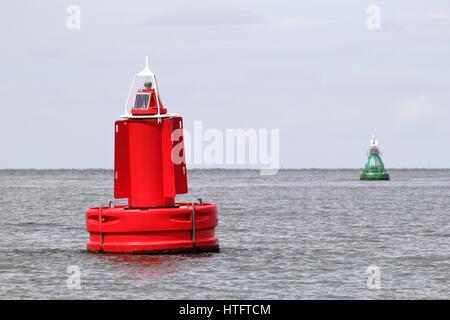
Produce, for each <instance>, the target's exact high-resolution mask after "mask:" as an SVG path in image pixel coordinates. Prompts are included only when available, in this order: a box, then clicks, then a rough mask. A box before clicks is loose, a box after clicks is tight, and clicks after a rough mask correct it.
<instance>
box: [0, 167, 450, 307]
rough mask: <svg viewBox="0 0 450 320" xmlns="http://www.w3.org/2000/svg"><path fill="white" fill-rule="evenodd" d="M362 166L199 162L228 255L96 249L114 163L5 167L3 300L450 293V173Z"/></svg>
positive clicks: (198, 179)
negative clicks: (98, 213) (97, 220)
mask: <svg viewBox="0 0 450 320" xmlns="http://www.w3.org/2000/svg"><path fill="white" fill-rule="evenodd" d="M358 174H359V172H358V171H357V170H282V171H280V172H279V173H278V174H277V175H274V176H260V175H259V172H258V171H252V170H191V171H190V172H189V179H190V185H189V186H190V194H189V196H182V197H179V200H188V201H192V200H195V199H196V198H199V197H201V198H203V199H204V200H208V201H214V202H217V203H218V204H219V228H218V230H217V233H218V236H219V238H220V245H221V250H222V252H221V253H219V254H201V255H161V256H143V255H98V254H89V253H86V252H85V251H84V247H85V243H86V241H87V233H86V231H85V226H84V211H85V208H87V207H89V206H94V205H98V204H99V203H107V202H108V201H109V200H111V195H112V171H109V170H48V171H35V170H2V171H0V298H2V299H64V298H68V299H112V298H114V299H260V298H261V299H263V298H267V299H312V298H319V299H336V298H343V299H357V298H362V299H388V298H389V299H410V298H425V299H428V298H447V299H448V298H450V229H449V226H450V225H449V222H450V221H449V220H450V218H449V213H450V170H393V171H391V175H392V179H393V180H392V181H390V182H361V181H359V180H358ZM70 265H76V266H78V267H79V268H80V270H81V289H68V288H67V286H66V279H67V278H68V277H69V275H70V274H68V273H67V268H68V266H70ZM369 266H378V267H379V268H380V272H381V273H380V276H381V277H380V280H381V289H379V290H370V289H368V288H367V278H368V274H367V273H366V272H367V267H369Z"/></svg>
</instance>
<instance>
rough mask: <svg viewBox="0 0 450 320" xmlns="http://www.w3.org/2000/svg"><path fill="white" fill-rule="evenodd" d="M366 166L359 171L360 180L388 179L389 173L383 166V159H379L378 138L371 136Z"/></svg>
mask: <svg viewBox="0 0 450 320" xmlns="http://www.w3.org/2000/svg"><path fill="white" fill-rule="evenodd" d="M368 156H369V158H368V159H367V162H366V166H365V167H364V170H363V172H362V173H361V176H360V179H361V180H389V179H390V177H389V173H388V172H387V170H386V169H385V168H384V164H383V160H381V152H380V149H378V139H377V138H376V137H375V136H372V140H371V141H370V149H369V152H368Z"/></svg>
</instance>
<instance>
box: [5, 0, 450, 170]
mask: <svg viewBox="0 0 450 320" xmlns="http://www.w3.org/2000/svg"><path fill="white" fill-rule="evenodd" d="M168 2H169V1H149V0H146V1H118V0H117V1H92V0H91V1H80V0H72V1H60V0H58V1H57V0H54V1H49V0H47V1H2V4H1V6H0V9H1V10H0V12H1V13H0V15H1V16H0V35H1V38H0V41H1V43H2V46H1V50H0V57H1V70H0V71H1V72H0V81H1V86H0V92H1V97H2V101H1V107H0V108H1V109H0V110H1V115H2V121H1V125H0V168H112V166H113V137H114V136H113V121H114V120H115V119H117V118H118V116H119V115H120V114H122V110H123V105H124V102H125V100H126V96H127V93H128V89H129V85H130V82H131V78H132V76H133V75H134V74H135V73H136V72H138V71H140V70H141V69H142V68H143V64H144V57H145V56H146V55H148V56H149V58H150V67H151V69H152V70H153V71H155V72H156V74H157V75H158V77H159V82H158V83H159V88H160V92H161V98H162V99H163V101H164V103H165V106H166V107H168V108H169V111H172V112H177V113H180V114H182V115H183V116H184V119H185V127H187V128H188V129H189V128H191V127H192V124H193V122H194V120H203V121H204V127H206V128H220V129H225V128H279V129H280V142H281V153H280V161H281V165H282V166H283V167H287V168H336V167H340V168H342V167H345V168H347V167H348V168H352V167H353V168H358V167H362V166H363V164H364V161H365V158H366V156H365V153H366V151H367V147H368V143H369V139H370V137H371V135H372V134H373V133H375V134H377V135H378V137H379V139H380V142H381V149H382V151H383V152H384V160H385V163H386V166H387V167H389V168H391V167H397V168H402V167H450V143H449V142H450V90H449V87H450V2H449V1H429V0H428V1H425V0H424V1H411V0H407V1H406V0H405V1H392V0H390V1H361V0H359V1H357V0H355V1H335V0H330V1H317V0H316V1H308V2H306V1H302V2H301V3H300V1H279V0H277V1H275V0H270V1H269V0H254V1H242V0H239V1H237V0H236V1H233V0H227V1H211V0H205V1H194V0H191V1H170V4H169V3H168ZM71 4H76V5H79V6H80V8H81V29H80V30H69V29H68V28H67V27H66V19H67V17H68V14H67V13H66V9H67V7H68V6H69V5H71ZM371 4H376V5H378V6H379V7H380V8H381V27H382V29H381V30H369V29H368V28H367V27H366V20H367V14H366V9H367V7H368V6H369V5H371Z"/></svg>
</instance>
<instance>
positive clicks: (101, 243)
mask: <svg viewBox="0 0 450 320" xmlns="http://www.w3.org/2000/svg"><path fill="white" fill-rule="evenodd" d="M98 212H99V214H98V221H99V226H100V251H101V250H102V246H103V228H102V223H103V217H102V213H103V204H101V205H100V207H99V209H98Z"/></svg>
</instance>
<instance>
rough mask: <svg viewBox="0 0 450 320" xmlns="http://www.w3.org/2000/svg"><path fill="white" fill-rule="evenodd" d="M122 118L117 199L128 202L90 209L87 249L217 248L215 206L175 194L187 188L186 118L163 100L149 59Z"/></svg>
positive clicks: (167, 250) (174, 250)
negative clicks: (170, 110)
mask: <svg viewBox="0 0 450 320" xmlns="http://www.w3.org/2000/svg"><path fill="white" fill-rule="evenodd" d="M142 78H143V80H144V81H143V86H141V87H140V88H139V89H138V90H134V88H135V84H136V80H137V79H142ZM133 92H136V94H135V96H134V98H133V97H132V96H131V94H132V93H133ZM130 98H131V99H130ZM130 101H131V104H130ZM130 106H131V113H130V112H129V107H130ZM122 118H123V119H121V120H117V121H116V123H115V155H114V198H115V199H128V204H127V205H118V206H116V205H108V206H99V207H94V208H89V209H87V211H86V228H87V231H88V232H89V242H88V244H87V249H88V250H89V251H95V252H108V253H181V252H204V251H212V252H218V251H219V242H218V239H217V237H216V235H215V228H216V227H217V223H218V215H217V206H216V205H215V204H213V203H204V202H202V201H199V202H198V203H177V202H176V201H175V197H176V195H177V194H185V193H187V192H188V186H187V175H186V163H185V156H184V145H183V119H182V117H181V116H179V115H177V114H171V113H168V112H167V109H166V108H164V106H163V105H162V102H161V99H160V97H159V92H158V86H157V83H156V77H155V74H154V73H153V72H152V71H150V69H149V67H148V62H147V61H146V66H145V68H144V70H143V71H141V72H140V73H138V74H137V75H136V76H135V77H134V79H133V83H132V85H131V88H130V94H129V95H128V100H127V104H126V105H125V114H124V115H123V116H122Z"/></svg>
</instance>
